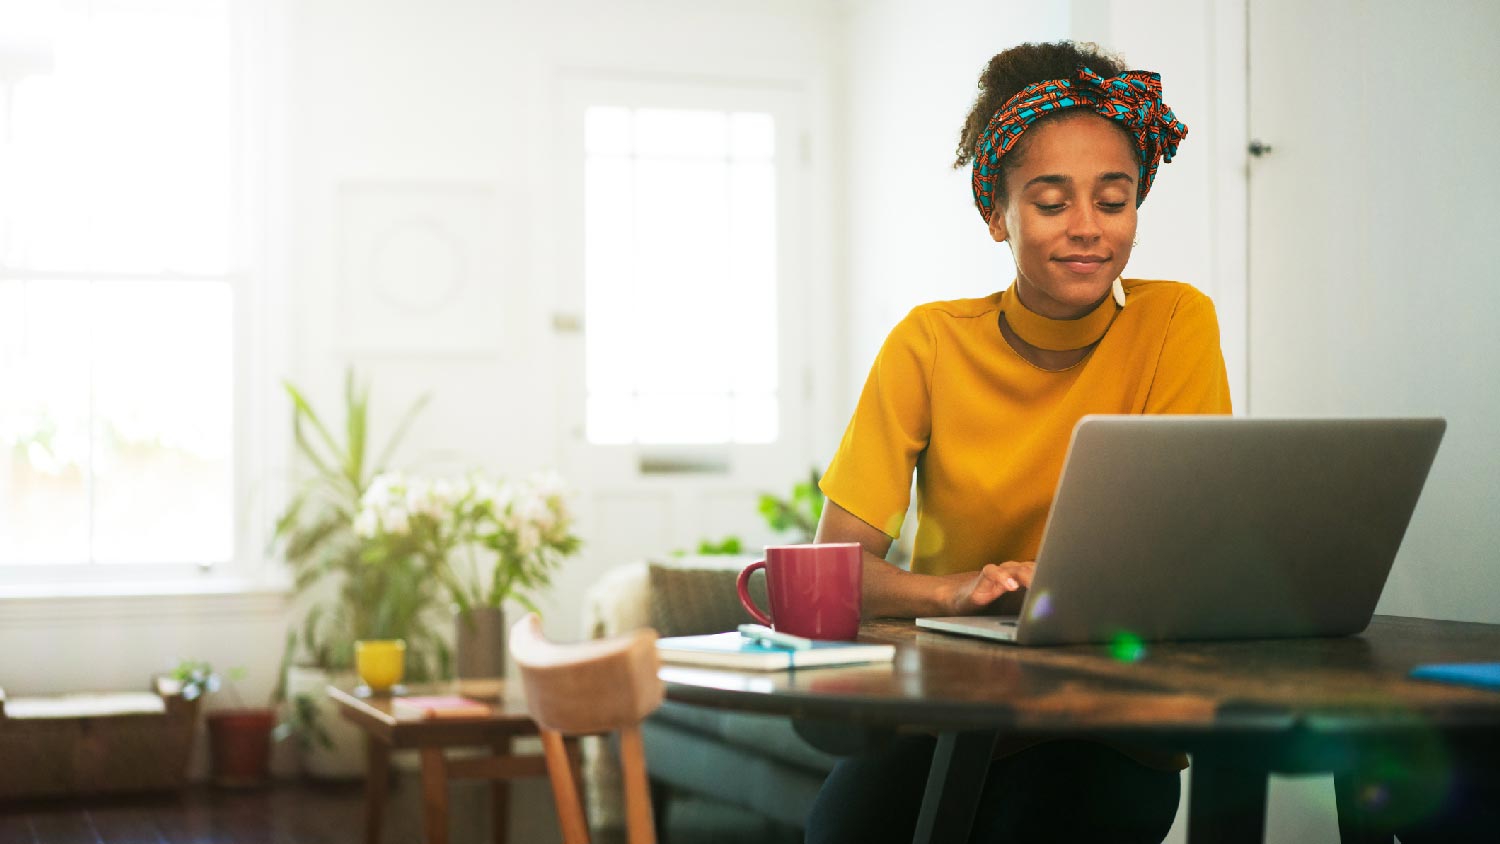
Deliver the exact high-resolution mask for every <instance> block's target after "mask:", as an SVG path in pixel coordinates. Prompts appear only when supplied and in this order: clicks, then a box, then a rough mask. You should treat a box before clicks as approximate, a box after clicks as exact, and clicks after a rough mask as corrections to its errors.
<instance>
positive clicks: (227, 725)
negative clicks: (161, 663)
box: [169, 659, 276, 788]
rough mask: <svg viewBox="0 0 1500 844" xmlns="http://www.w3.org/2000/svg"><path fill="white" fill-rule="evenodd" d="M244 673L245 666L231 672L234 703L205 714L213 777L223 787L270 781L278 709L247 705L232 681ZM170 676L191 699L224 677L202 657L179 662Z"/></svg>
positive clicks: (211, 689) (217, 687)
mask: <svg viewBox="0 0 1500 844" xmlns="http://www.w3.org/2000/svg"><path fill="white" fill-rule="evenodd" d="M243 675H244V671H243V669H239V668H236V669H234V670H232V671H230V672H229V680H230V685H229V686H228V688H229V691H230V694H231V695H232V696H233V697H234V698H235V704H234V705H233V706H231V707H225V708H217V709H211V710H209V711H208V713H207V714H206V715H205V716H204V720H205V721H206V722H207V724H208V750H209V754H208V756H209V772H210V779H211V780H212V782H213V784H214V785H217V786H220V787H224V788H255V787H259V786H263V785H266V784H267V783H269V782H270V778H271V775H270V771H271V769H270V763H271V738H272V732H273V730H274V729H275V727H276V710H275V709H274V708H272V707H270V706H253V707H251V706H245V705H244V704H243V703H242V702H241V701H240V700H239V695H238V693H236V692H235V691H234V686H233V682H234V681H235V680H238V679H240V678H241V677H242V676H243ZM169 676H170V678H171V679H172V680H173V681H175V682H176V683H177V686H178V689H179V690H180V692H181V694H182V697H183V698H184V699H186V700H189V701H196V700H200V699H201V698H203V697H205V696H207V695H209V694H212V693H214V692H217V691H219V690H220V688H223V687H224V686H223V678H221V677H220V676H219V674H218V673H217V672H215V671H214V669H213V667H212V666H211V665H209V664H208V663H207V662H204V661H203V660H193V659H187V660H183V661H181V662H180V663H178V665H177V667H176V668H174V669H173V670H172V673H171V674H170V675H169Z"/></svg>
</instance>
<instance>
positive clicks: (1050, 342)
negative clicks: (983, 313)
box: [1000, 280, 1125, 352]
mask: <svg viewBox="0 0 1500 844" xmlns="http://www.w3.org/2000/svg"><path fill="white" fill-rule="evenodd" d="M1124 293H1125V291H1124V289H1123V287H1122V286H1121V284H1120V282H1119V281H1118V280H1116V281H1115V284H1114V291H1113V295H1111V296H1106V297H1104V301H1102V302H1100V303H1099V304H1098V305H1097V306H1095V307H1094V309H1093V310H1092V311H1089V312H1088V313H1086V314H1084V315H1083V316H1081V317H1078V318H1077V319H1052V318H1050V317H1044V316H1042V315H1041V314H1038V313H1036V312H1034V311H1032V310H1031V309H1029V308H1027V307H1026V306H1025V305H1024V304H1022V303H1021V297H1020V296H1018V295H1017V294H1016V284H1015V283H1012V284H1011V286H1010V287H1009V288H1008V289H1006V291H1005V292H1004V293H1002V294H1000V312H1001V313H1003V314H1005V322H1006V323H1007V324H1008V325H1009V326H1010V328H1011V330H1012V331H1014V332H1015V333H1016V336H1017V337H1020V338H1021V339H1022V340H1024V341H1026V342H1027V343H1029V344H1031V345H1032V346H1035V347H1036V348H1038V349H1046V350H1047V351H1049V352H1068V351H1073V350H1075V349H1083V348H1087V347H1089V346H1092V345H1094V344H1095V343H1097V342H1099V341H1100V340H1101V339H1102V338H1103V337H1104V332H1106V331H1108V330H1109V326H1110V325H1111V324H1112V323H1113V322H1114V321H1115V316H1116V315H1117V314H1119V312H1120V309H1121V308H1123V307H1125V302H1124V299H1125V295H1124Z"/></svg>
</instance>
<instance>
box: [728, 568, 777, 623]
mask: <svg viewBox="0 0 1500 844" xmlns="http://www.w3.org/2000/svg"><path fill="white" fill-rule="evenodd" d="M765 567H766V561H765V560H756V561H755V562H753V563H751V564H750V565H748V566H745V570H744V571H742V572H740V577H739V580H738V581H737V582H736V585H737V586H738V587H739V591H740V603H741V604H744V605H745V611H746V612H748V613H750V615H751V616H753V617H754V618H755V620H756V621H759V622H760V623H761V624H764V625H765V626H767V627H770V626H772V625H771V617H770V616H768V615H766V614H765V613H763V612H761V611H760V607H757V606H756V605H755V601H754V600H752V599H751V598H750V573H751V572H753V571H755V570H756V569H764V568H765Z"/></svg>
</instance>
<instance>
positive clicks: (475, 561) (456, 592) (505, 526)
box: [356, 473, 580, 693]
mask: <svg viewBox="0 0 1500 844" xmlns="http://www.w3.org/2000/svg"><path fill="white" fill-rule="evenodd" d="M356 529H357V530H358V532H359V533H360V534H361V535H362V536H365V537H366V538H367V539H368V540H369V541H371V542H375V543H379V544H381V545H382V546H383V547H386V548H389V549H390V551H389V553H392V554H411V555H416V556H420V557H422V558H423V559H425V561H426V564H425V566H424V569H425V570H428V571H432V572H435V573H436V574H437V576H438V579H439V581H440V582H441V583H442V585H443V587H444V588H445V589H446V591H447V594H448V597H449V598H450V599H451V600H452V603H453V606H454V608H455V621H456V629H455V648H454V649H455V651H456V654H457V674H458V677H459V680H460V681H461V682H463V681H470V682H467V683H465V685H466V686H467V688H468V690H470V691H471V692H475V693H483V692H488V691H493V690H492V689H490V688H488V687H487V686H486V684H489V685H497V684H498V678H500V677H501V676H503V674H504V665H505V638H504V636H505V618H504V614H503V609H502V607H503V604H504V602H505V601H507V600H514V601H516V602H517V603H520V604H521V605H523V606H525V607H526V608H527V609H530V610H533V611H534V610H536V605H535V604H534V603H533V602H532V600H531V596H532V595H533V594H535V593H536V592H537V591H539V590H541V589H544V588H546V587H547V586H548V585H550V584H551V580H552V574H553V573H554V572H555V571H556V569H557V567H558V566H559V565H560V564H561V562H562V560H563V559H564V558H566V557H567V556H568V555H570V554H573V553H574V552H576V551H577V550H578V548H579V544H580V542H579V539H578V537H577V536H576V535H574V533H573V516H572V514H571V512H570V511H569V508H568V505H567V501H566V497H565V495H564V492H563V485H562V482H561V479H560V478H558V477H557V476H556V475H555V474H551V473H545V474H538V475H533V476H532V477H530V478H527V479H525V480H515V481H498V480H495V479H491V478H488V477H485V476H483V475H480V474H471V475H470V476H469V477H468V478H467V479H466V480H465V481H464V482H462V483H458V484H455V483H450V482H448V481H443V480H436V481H433V480H424V479H418V478H408V477H405V476H403V475H399V474H391V475H383V476H381V477H379V478H377V479H376V480H375V481H374V483H372V484H371V487H370V490H369V491H368V492H367V493H366V495H365V498H364V500H363V508H362V510H361V512H360V515H359V517H358V518H357V525H356Z"/></svg>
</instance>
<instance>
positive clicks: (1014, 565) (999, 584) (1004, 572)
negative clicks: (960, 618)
mask: <svg viewBox="0 0 1500 844" xmlns="http://www.w3.org/2000/svg"><path fill="white" fill-rule="evenodd" d="M1035 574H1036V563H1035V562H1034V561H1027V562H1015V561H1010V562H1004V563H990V564H989V565H987V566H985V567H984V568H982V569H980V570H979V571H977V572H963V573H962V574H950V575H947V576H945V577H944V580H946V581H947V582H948V584H949V585H950V588H951V589H952V594H951V597H950V598H949V600H948V605H949V609H950V611H951V612H950V614H951V615H973V614H975V613H977V612H980V611H981V610H983V609H984V608H985V607H987V606H989V605H990V604H992V603H994V602H995V601H996V600H997V599H999V598H1000V597H1001V596H1002V595H1005V594H1007V593H1009V592H1015V591H1017V590H1020V589H1024V588H1027V587H1029V586H1031V578H1032V576H1033V575H1035Z"/></svg>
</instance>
